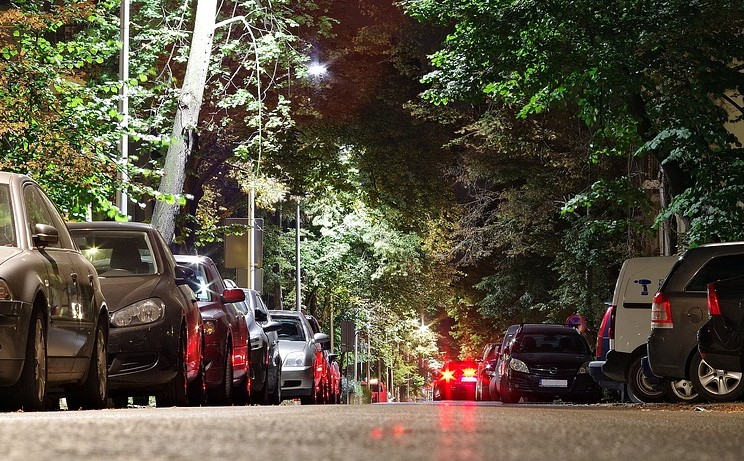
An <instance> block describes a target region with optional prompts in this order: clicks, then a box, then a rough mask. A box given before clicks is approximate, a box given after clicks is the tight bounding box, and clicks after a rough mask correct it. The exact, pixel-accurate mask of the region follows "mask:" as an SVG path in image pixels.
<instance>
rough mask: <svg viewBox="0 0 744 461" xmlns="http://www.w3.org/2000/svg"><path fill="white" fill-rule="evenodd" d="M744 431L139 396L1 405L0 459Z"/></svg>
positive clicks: (282, 454) (659, 439)
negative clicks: (34, 408)
mask: <svg viewBox="0 0 744 461" xmlns="http://www.w3.org/2000/svg"><path fill="white" fill-rule="evenodd" d="M701 409H702V411H700V410H701ZM743 432H744V411H725V410H720V409H716V408H714V407H708V408H703V407H675V406H658V407H654V406H648V405H645V406H637V405H594V406H571V405H565V406H560V405H524V404H521V405H509V406H507V405H501V404H498V403H493V404H482V403H478V404H476V403H474V402H468V403H465V402H437V403H419V404H376V405H334V406H302V405H286V404H285V405H281V406H276V407H260V406H250V407H203V408H151V407H145V408H129V409H117V410H98V411H56V412H43V413H20V412H18V413H0V441H2V442H1V443H2V445H1V448H0V450H1V451H0V460H3V461H15V460H24V461H30V460H33V461H36V460H39V461H43V460H51V461H67V460H76V461H80V460H86V461H90V460H106V461H115V460H148V461H149V460H192V459H193V460H241V461H242V460H286V461H299V460H303V459H307V460H323V461H333V460H339V461H340V460H344V461H350V460H353V461H368V460H369V461H372V460H376V461H395V460H405V461H415V460H422V461H424V460H425V461H440V460H441V461H457V460H520V461H525V460H551V459H556V460H572V461H573V460H587V461H607V460H623V461H635V460H646V459H653V460H655V461H657V460H696V461H700V460H708V459H710V460H717V461H723V460H737V461H738V460H740V459H741V458H742V443H741V440H742V433H743Z"/></svg>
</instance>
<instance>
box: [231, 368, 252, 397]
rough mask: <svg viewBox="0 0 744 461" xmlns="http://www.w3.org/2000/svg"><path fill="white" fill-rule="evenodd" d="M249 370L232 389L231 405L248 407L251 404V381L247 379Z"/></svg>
mask: <svg viewBox="0 0 744 461" xmlns="http://www.w3.org/2000/svg"><path fill="white" fill-rule="evenodd" d="M249 373H250V370H248V371H246V373H245V376H243V379H241V380H240V384H238V385H237V386H236V387H235V388H234V389H233V403H235V404H237V405H248V404H250V403H251V397H252V395H251V380H250V379H249V378H248V375H249Z"/></svg>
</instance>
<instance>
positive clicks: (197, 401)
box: [188, 361, 207, 407]
mask: <svg viewBox="0 0 744 461" xmlns="http://www.w3.org/2000/svg"><path fill="white" fill-rule="evenodd" d="M206 393H207V381H206V377H205V371H204V363H202V362H201V361H200V363H199V373H198V374H197V375H196V377H195V378H194V380H193V381H191V382H190V383H189V384H188V395H189V406H190V407H198V406H200V405H201V404H202V403H204V397H205V395H206Z"/></svg>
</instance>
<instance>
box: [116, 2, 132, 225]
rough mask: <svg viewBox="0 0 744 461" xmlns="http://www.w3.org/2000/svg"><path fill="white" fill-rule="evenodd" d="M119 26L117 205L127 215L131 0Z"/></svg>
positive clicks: (121, 14) (121, 15) (122, 14)
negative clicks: (119, 83)
mask: <svg viewBox="0 0 744 461" xmlns="http://www.w3.org/2000/svg"><path fill="white" fill-rule="evenodd" d="M119 21H120V24H119V27H120V29H121V30H120V34H121V54H120V55H119V79H120V80H121V82H122V85H121V99H120V100H119V111H120V112H121V115H122V119H121V126H122V128H123V133H122V135H121V139H119V161H120V162H121V165H120V166H121V171H120V172H119V175H118V176H119V180H120V181H121V183H122V187H121V189H119V190H118V191H117V192H116V207H117V208H118V209H119V212H120V213H121V214H123V215H124V216H126V215H127V211H128V210H127V202H128V201H129V199H128V197H127V190H126V187H124V185H123V184H124V183H125V182H126V181H127V179H128V175H127V162H128V158H129V137H128V136H127V128H128V126H129V90H128V83H127V81H128V80H129V0H123V1H122V2H121V12H120V15H119Z"/></svg>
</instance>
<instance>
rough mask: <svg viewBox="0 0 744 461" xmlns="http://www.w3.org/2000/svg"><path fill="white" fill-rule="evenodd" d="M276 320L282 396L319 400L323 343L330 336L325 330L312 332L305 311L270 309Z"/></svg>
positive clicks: (302, 399)
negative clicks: (278, 326) (278, 324)
mask: <svg viewBox="0 0 744 461" xmlns="http://www.w3.org/2000/svg"><path fill="white" fill-rule="evenodd" d="M270 314H271V318H272V319H273V320H274V321H275V322H279V323H280V324H281V327H280V328H279V330H278V331H277V333H278V336H279V355H280V356H281V358H282V399H285V400H286V399H294V398H299V399H300V401H301V402H302V403H303V404H313V403H320V402H322V397H323V387H322V384H323V369H322V368H320V369H319V367H318V365H319V364H320V363H321V361H322V360H323V350H322V345H323V344H325V343H328V342H330V340H331V338H330V337H329V336H328V335H327V334H325V333H315V334H313V329H312V327H311V326H310V323H309V322H308V320H307V318H306V317H305V315H304V314H302V313H301V312H297V311H279V310H272V311H270Z"/></svg>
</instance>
